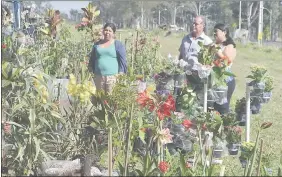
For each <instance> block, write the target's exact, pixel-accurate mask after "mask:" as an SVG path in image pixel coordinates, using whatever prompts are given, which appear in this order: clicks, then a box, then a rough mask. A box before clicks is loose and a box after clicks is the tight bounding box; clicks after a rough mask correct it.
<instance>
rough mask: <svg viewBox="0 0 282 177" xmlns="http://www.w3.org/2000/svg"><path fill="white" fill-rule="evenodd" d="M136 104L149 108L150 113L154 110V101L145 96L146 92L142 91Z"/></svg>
mask: <svg viewBox="0 0 282 177" xmlns="http://www.w3.org/2000/svg"><path fill="white" fill-rule="evenodd" d="M137 103H138V104H139V105H140V106H141V107H142V108H144V107H146V106H149V110H150V111H151V112H152V111H153V110H154V108H155V105H154V101H153V100H152V99H151V98H150V97H149V96H148V95H147V92H146V91H144V92H142V93H139V94H138V98H137Z"/></svg>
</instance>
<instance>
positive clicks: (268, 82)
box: [262, 76, 273, 103]
mask: <svg viewBox="0 0 282 177" xmlns="http://www.w3.org/2000/svg"><path fill="white" fill-rule="evenodd" d="M272 90H273V78H272V77H270V76H267V77H265V88H264V92H263V97H262V102H263V103H267V102H268V101H269V100H270V98H271V95H272V92H271V91H272Z"/></svg>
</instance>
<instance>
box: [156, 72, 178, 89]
mask: <svg viewBox="0 0 282 177" xmlns="http://www.w3.org/2000/svg"><path fill="white" fill-rule="evenodd" d="M155 83H156V90H170V91H173V89H174V80H173V76H172V75H169V74H167V73H165V72H162V73H159V74H158V76H157V77H156V78H155Z"/></svg>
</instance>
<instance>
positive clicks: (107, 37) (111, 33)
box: [103, 26, 114, 40]
mask: <svg viewBox="0 0 282 177" xmlns="http://www.w3.org/2000/svg"><path fill="white" fill-rule="evenodd" d="M103 35H104V39H105V40H111V39H113V38H114V31H113V29H112V28H111V27H109V26H108V27H107V28H105V29H104V30H103Z"/></svg>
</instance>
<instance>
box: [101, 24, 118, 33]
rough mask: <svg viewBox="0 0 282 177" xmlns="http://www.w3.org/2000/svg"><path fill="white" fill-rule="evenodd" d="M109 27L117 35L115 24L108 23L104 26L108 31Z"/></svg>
mask: <svg viewBox="0 0 282 177" xmlns="http://www.w3.org/2000/svg"><path fill="white" fill-rule="evenodd" d="M107 27H110V28H112V30H113V32H114V33H115V32H116V30H117V28H116V25H115V24H113V23H106V24H105V25H104V27H103V29H106V28H107Z"/></svg>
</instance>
